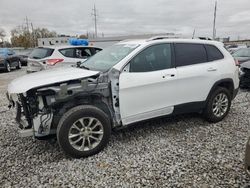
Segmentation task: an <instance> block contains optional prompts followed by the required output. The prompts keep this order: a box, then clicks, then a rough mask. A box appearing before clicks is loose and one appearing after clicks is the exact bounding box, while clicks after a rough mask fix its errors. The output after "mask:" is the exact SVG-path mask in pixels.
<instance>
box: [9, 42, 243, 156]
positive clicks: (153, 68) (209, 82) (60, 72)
mask: <svg viewBox="0 0 250 188" xmlns="http://www.w3.org/2000/svg"><path fill="white" fill-rule="evenodd" d="M238 75H239V72H238V67H237V66H236V64H235V61H234V59H233V57H232V56H231V55H230V54H229V52H228V51H227V50H226V49H225V48H224V47H223V44H222V43H219V42H215V41H205V40H196V39H165V38H163V37H154V38H151V39H147V40H130V41H129V40H128V41H122V42H120V43H117V44H115V45H113V46H111V47H109V48H106V49H104V50H103V51H101V52H99V53H97V54H96V55H95V56H93V57H91V58H90V59H88V60H87V61H85V62H83V63H82V64H81V65H80V67H67V68H66V67H65V68H57V69H54V70H46V71H42V72H38V73H34V74H30V75H25V76H23V77H21V78H17V79H16V80H14V81H12V82H11V83H10V84H9V86H8V93H7V96H8V99H9V101H10V106H14V105H15V106H16V108H17V115H16V120H17V122H18V124H19V127H20V133H21V135H22V136H32V135H33V136H34V137H35V138H37V139H46V138H48V137H50V136H56V137H57V140H58V143H59V145H60V147H61V148H62V150H63V151H64V152H65V153H66V154H68V155H70V156H72V157H76V158H79V157H87V156H90V155H94V154H96V153H98V152H100V151H101V150H102V149H103V148H104V147H105V146H106V145H107V143H108V141H109V138H110V134H111V130H113V129H119V128H123V127H126V126H127V125H129V124H132V123H135V122H139V121H143V120H147V119H151V118H156V117H160V116H168V115H176V114H183V113H189V112H198V113H200V114H202V115H203V117H204V118H205V119H206V120H208V121H209V122H218V121H221V120H222V119H223V118H224V117H225V116H226V115H227V114H228V112H229V109H230V106H231V100H233V99H234V97H235V96H236V94H237V91H238V87H239V78H238Z"/></svg>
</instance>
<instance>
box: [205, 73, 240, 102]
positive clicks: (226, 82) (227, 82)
mask: <svg viewBox="0 0 250 188" xmlns="http://www.w3.org/2000/svg"><path fill="white" fill-rule="evenodd" d="M217 87H224V88H227V89H228V90H229V92H230V94H231V98H232V99H234V97H235V96H236V94H235V96H234V82H233V79H232V78H225V79H221V80H219V81H217V82H215V83H214V85H213V86H212V88H211V89H210V92H209V94H208V96H207V99H206V103H207V101H208V99H209V97H210V96H211V94H212V93H213V92H214V91H215V89H216V88H217Z"/></svg>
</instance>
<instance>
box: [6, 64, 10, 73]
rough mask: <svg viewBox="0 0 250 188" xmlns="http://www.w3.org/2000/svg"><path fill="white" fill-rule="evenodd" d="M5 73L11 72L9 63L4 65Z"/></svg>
mask: <svg viewBox="0 0 250 188" xmlns="http://www.w3.org/2000/svg"><path fill="white" fill-rule="evenodd" d="M5 71H6V72H10V71H11V68H10V63H9V62H7V63H6V65H5Z"/></svg>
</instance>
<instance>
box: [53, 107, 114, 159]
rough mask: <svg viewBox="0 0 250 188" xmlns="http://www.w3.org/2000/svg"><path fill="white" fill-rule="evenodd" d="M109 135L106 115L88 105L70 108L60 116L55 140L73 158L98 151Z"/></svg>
mask: <svg viewBox="0 0 250 188" xmlns="http://www.w3.org/2000/svg"><path fill="white" fill-rule="evenodd" d="M76 135H77V136H76ZM110 135H111V124H110V120H109V118H108V116H107V115H106V114H105V113H104V112H103V111H102V110H100V109H99V108H97V107H94V106H90V105H80V106H76V107H74V108H72V109H70V110H69V111H67V112H66V113H65V114H64V115H63V116H62V118H61V119H60V121H59V124H58V127H57V140H58V143H59V145H60V147H61V149H62V150H63V151H64V152H65V154H66V155H69V156H71V157H74V158H81V157H88V156H91V155H94V154H97V153H99V152H100V151H101V150H102V149H103V148H104V147H105V146H106V145H107V144H108V142H109V138H110ZM70 137H71V138H70ZM93 137H94V138H95V139H93ZM90 146H91V147H90Z"/></svg>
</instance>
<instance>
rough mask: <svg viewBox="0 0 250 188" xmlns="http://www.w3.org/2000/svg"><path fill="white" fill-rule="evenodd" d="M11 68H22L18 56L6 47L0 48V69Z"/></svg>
mask: <svg viewBox="0 0 250 188" xmlns="http://www.w3.org/2000/svg"><path fill="white" fill-rule="evenodd" d="M12 68H16V69H21V68H22V65H21V62H20V59H19V57H18V56H17V55H16V54H15V52H14V51H12V50H10V49H8V48H0V69H1V70H5V71H6V72H10V71H11V69H12Z"/></svg>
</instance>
